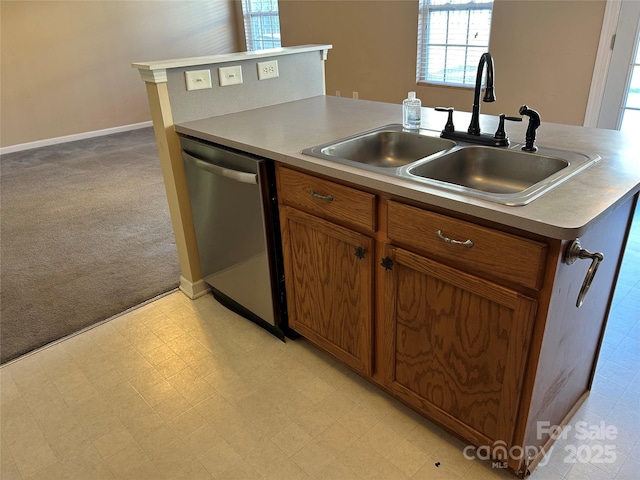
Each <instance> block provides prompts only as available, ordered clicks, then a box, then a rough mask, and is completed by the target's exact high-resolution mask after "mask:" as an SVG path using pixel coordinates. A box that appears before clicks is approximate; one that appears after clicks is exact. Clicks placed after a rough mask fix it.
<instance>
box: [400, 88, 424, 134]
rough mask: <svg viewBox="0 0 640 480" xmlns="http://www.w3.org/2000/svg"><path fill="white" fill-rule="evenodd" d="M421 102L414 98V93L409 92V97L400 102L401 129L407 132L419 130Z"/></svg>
mask: <svg viewBox="0 0 640 480" xmlns="http://www.w3.org/2000/svg"><path fill="white" fill-rule="evenodd" d="M421 113H422V102H421V101H420V99H419V98H416V92H409V96H408V97H407V98H406V99H404V100H403V102H402V127H403V128H406V129H408V130H418V129H419V128H420V115H421Z"/></svg>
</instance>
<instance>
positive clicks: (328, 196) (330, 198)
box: [309, 188, 333, 202]
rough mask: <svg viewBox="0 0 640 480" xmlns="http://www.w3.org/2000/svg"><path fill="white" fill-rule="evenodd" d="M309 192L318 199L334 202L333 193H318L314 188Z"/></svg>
mask: <svg viewBox="0 0 640 480" xmlns="http://www.w3.org/2000/svg"><path fill="white" fill-rule="evenodd" d="M309 193H310V194H311V196H312V197H313V198H317V199H318V200H326V201H327V202H333V195H320V194H318V193H316V192H315V190H314V189H313V188H312V189H311V190H310V191H309Z"/></svg>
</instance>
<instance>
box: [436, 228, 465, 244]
mask: <svg viewBox="0 0 640 480" xmlns="http://www.w3.org/2000/svg"><path fill="white" fill-rule="evenodd" d="M436 235H437V236H438V238H439V239H440V240H443V241H445V242H447V243H451V244H453V245H460V246H462V247H467V248H471V247H473V242H472V241H471V240H465V241H464V242H463V241H461V240H454V239H453V238H449V237H447V236H445V235H444V233H442V230H438V231H437V232H436Z"/></svg>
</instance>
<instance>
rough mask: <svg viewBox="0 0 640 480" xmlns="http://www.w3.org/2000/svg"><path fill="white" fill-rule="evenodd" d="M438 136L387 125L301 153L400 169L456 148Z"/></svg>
mask: <svg viewBox="0 0 640 480" xmlns="http://www.w3.org/2000/svg"><path fill="white" fill-rule="evenodd" d="M438 135H439V132H429V131H426V130H421V131H420V133H417V132H409V131H403V129H402V125H387V126H385V127H381V128H377V129H375V130H371V131H368V132H365V133H361V134H358V135H355V136H353V137H348V138H344V139H341V140H338V141H335V142H331V143H325V144H323V145H318V146H316V147H312V148H308V149H306V150H303V151H302V153H305V154H307V155H313V156H315V157H319V158H325V159H328V160H333V161H342V162H344V161H345V160H346V161H349V162H356V163H360V164H365V165H367V166H370V167H380V168H398V167H402V166H404V165H408V164H410V163H413V162H415V161H417V160H421V159H423V158H426V157H428V156H430V155H433V154H435V153H439V152H442V151H444V150H447V149H450V148H451V147H454V146H455V145H456V143H455V142H453V141H451V140H445V139H443V138H440V137H439V136H438Z"/></svg>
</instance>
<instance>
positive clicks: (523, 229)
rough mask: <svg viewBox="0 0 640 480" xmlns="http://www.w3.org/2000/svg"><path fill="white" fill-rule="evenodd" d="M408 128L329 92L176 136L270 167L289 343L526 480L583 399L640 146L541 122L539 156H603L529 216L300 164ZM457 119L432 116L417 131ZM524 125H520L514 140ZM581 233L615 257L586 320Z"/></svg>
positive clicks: (588, 244) (367, 175)
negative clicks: (467, 244)
mask: <svg viewBox="0 0 640 480" xmlns="http://www.w3.org/2000/svg"><path fill="white" fill-rule="evenodd" d="M400 115H401V107H400V106H399V105H390V104H383V103H378V102H367V101H361V100H351V99H341V98H334V97H327V96H317V97H312V98H309V99H304V100H299V101H293V102H286V103H282V104H278V105H274V106H269V107H264V108H258V109H254V110H249V111H245V112H238V113H234V114H229V115H223V116H219V117H211V118H206V119H200V120H195V121H190V122H184V123H179V124H177V125H176V127H175V128H176V131H177V132H178V133H179V134H182V135H188V136H193V137H196V138H199V139H203V140H206V141H209V142H213V143H216V144H220V145H224V146H226V147H229V148H233V149H237V150H239V151H242V152H248V153H251V154H254V155H259V156H261V157H265V158H269V159H272V160H274V161H275V162H276V165H277V171H278V192H279V193H278V196H279V202H280V222H281V229H282V241H283V251H284V260H285V272H286V287H287V295H288V304H289V318H290V320H289V324H290V326H291V327H292V328H293V329H294V330H295V331H297V332H299V333H301V334H302V335H303V336H304V337H305V338H307V339H308V340H310V341H311V342H313V343H314V344H316V345H317V346H318V347H320V348H322V349H323V350H325V351H327V352H329V353H331V354H333V355H334V356H335V357H336V358H338V359H339V360H341V361H342V362H344V363H345V364H346V365H348V366H350V367H351V368H352V369H354V370H355V371H357V372H359V373H360V374H361V375H363V376H364V377H365V378H368V379H369V380H371V381H372V382H374V383H375V384H377V385H379V386H380V387H381V388H383V389H385V390H386V391H387V392H389V393H391V394H392V395H394V396H395V397H396V398H398V399H400V400H401V401H403V402H404V403H406V404H407V405H409V406H411V407H412V408H414V409H415V410H416V411H418V412H420V413H421V414H423V415H425V416H426V417H428V418H430V419H432V420H434V421H436V422H437V423H439V424H440V425H442V426H444V427H446V428H448V429H449V430H450V431H452V432H454V433H455V434H457V435H458V436H460V437H461V438H462V439H464V440H465V441H468V442H470V443H471V444H473V445H476V446H477V447H488V448H489V449H490V451H491V452H492V455H493V458H494V459H495V460H497V461H499V462H503V464H504V465H506V466H508V467H509V468H510V469H511V470H512V471H513V472H515V473H516V474H517V475H519V476H526V475H527V474H528V472H530V471H531V470H533V468H535V466H536V464H537V463H538V462H540V460H541V459H542V458H543V456H544V455H545V453H546V452H548V450H549V448H550V446H551V445H552V444H553V441H554V438H553V435H552V434H551V433H550V432H549V431H548V429H546V430H545V429H544V428H542V426H545V425H547V426H548V425H565V424H567V422H568V421H569V420H570V418H571V416H572V415H573V414H574V413H575V411H576V410H577V408H579V406H580V405H581V404H582V402H583V401H584V400H585V399H586V397H587V396H588V393H589V389H590V386H591V382H592V380H593V374H594V372H595V366H596V362H597V357H598V352H599V348H600V345H601V341H602V336H603V334H604V329H605V327H606V318H607V315H608V312H609V309H610V304H611V300H612V297H613V292H614V289H615V282H616V278H617V274H618V270H619V265H620V262H621V259H622V254H623V252H624V247H625V242H626V237H627V234H628V230H629V226H630V222H631V219H632V218H633V212H634V209H635V204H636V198H637V194H638V190H639V189H640V168H639V165H640V164H639V163H638V161H637V160H636V156H635V155H636V154H635V152H637V151H638V143H637V142H636V141H635V139H633V138H630V137H628V136H625V135H623V134H621V133H619V132H612V131H603V130H595V129H591V130H589V129H584V128H578V127H571V126H563V125H549V124H544V123H543V125H542V126H541V127H540V129H539V137H538V138H539V140H538V144H539V145H541V146H545V147H553V148H558V149H563V150H573V151H577V152H584V153H588V154H591V155H593V154H597V155H599V156H600V157H601V159H600V160H599V161H598V162H596V163H595V164H593V165H591V166H590V167H589V168H587V169H586V170H584V171H582V172H580V173H578V174H577V175H575V176H573V177H571V178H570V179H568V180H566V181H565V182H563V183H561V184H560V185H558V186H556V187H555V188H553V189H552V190H550V191H549V192H547V193H545V194H544V195H543V196H541V197H540V198H537V199H536V200H534V201H533V202H531V203H529V204H527V205H525V206H505V205H500V204H497V203H493V202H489V201H485V200H479V199H472V198H470V197H467V196H464V195H462V194H459V193H452V192H450V191H446V190H442V189H439V188H437V187H434V186H431V185H429V184H425V183H422V182H419V181H411V180H407V179H406V178H400V177H394V176H392V175H391V176H390V175H385V174H380V173H377V172H372V171H370V170H367V169H365V168H359V167H358V166H357V165H353V166H352V165H348V164H344V163H338V162H333V161H330V160H324V159H320V158H315V157H312V156H308V155H304V154H302V153H301V151H302V150H303V149H305V148H309V147H312V146H314V145H318V144H323V143H326V142H330V141H335V140H337V139H340V138H344V137H348V136H351V135H354V134H357V133H360V132H364V131H367V130H370V129H374V128H377V127H380V126H382V125H387V124H393V123H398V121H399V119H400V118H401V117H400ZM445 120H446V118H445V117H444V116H443V115H442V114H440V113H439V112H436V111H434V110H432V109H427V108H425V109H423V121H422V128H424V129H431V130H436V131H437V130H439V129H440V128H441V127H442V126H443V122H444V121H445ZM467 120H468V114H465V113H458V114H457V116H456V121H457V122H459V123H461V124H464V123H466V121H467ZM497 121H498V119H497V118H496V117H490V116H482V117H481V126H482V128H483V130H485V131H493V130H494V129H495V127H496V125H497ZM525 128H526V125H515V126H513V127H511V128H510V131H509V134H510V136H511V139H512V141H516V142H518V141H520V142H522V141H523V139H524V130H525ZM310 192H313V193H316V195H315V196H313V195H310ZM328 197H331V198H332V201H331V202H327V201H325V199H326V198H328ZM436 231H443V232H445V233H446V234H447V235H449V236H451V237H453V238H459V239H461V240H465V239H467V238H469V239H473V243H474V245H473V248H470V249H465V248H461V247H460V246H459V245H456V244H455V243H454V244H452V243H447V242H442V241H441V240H440V239H439V238H438V237H437V236H436V235H435V232H436ZM578 237H580V241H581V245H582V248H585V249H588V250H590V251H597V252H602V253H603V254H604V257H605V260H604V261H603V262H602V263H601V265H600V267H599V269H598V271H597V274H596V275H595V277H593V283H592V284H591V288H590V289H589V290H588V291H587V292H586V295H585V296H584V305H582V306H580V307H578V306H577V297H578V295H579V292H580V290H581V288H582V285H583V279H584V278H585V275H587V270H588V267H589V262H586V261H578V262H577V263H575V264H573V265H568V264H567V262H566V261H565V259H566V258H565V257H566V255H567V249H568V248H569V246H570V245H571V242H572V241H573V240H575V239H576V238H578Z"/></svg>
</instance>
